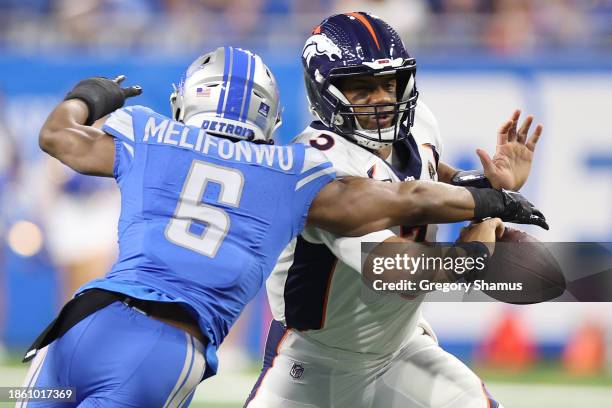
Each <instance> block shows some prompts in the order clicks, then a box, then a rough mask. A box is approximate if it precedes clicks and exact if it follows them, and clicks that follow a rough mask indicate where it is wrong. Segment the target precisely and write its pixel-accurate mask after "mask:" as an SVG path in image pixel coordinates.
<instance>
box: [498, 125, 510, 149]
mask: <svg viewBox="0 0 612 408" xmlns="http://www.w3.org/2000/svg"><path fill="white" fill-rule="evenodd" d="M511 126H512V121H511V120H508V121H506V123H504V124H503V125H502V127H500V128H499V131H498V132H497V144H498V145H503V144H506V143H508V132H509V131H510V128H511Z"/></svg>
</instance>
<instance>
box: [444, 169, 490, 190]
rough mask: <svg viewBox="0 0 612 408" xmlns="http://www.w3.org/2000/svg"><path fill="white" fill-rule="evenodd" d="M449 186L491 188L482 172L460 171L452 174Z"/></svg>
mask: <svg viewBox="0 0 612 408" xmlns="http://www.w3.org/2000/svg"><path fill="white" fill-rule="evenodd" d="M451 184H452V185H454V186H460V187H476V188H492V187H493V186H492V185H491V182H490V181H489V179H488V178H487V176H485V175H484V172H483V171H482V170H461V171H458V172H456V173H455V174H453V177H452V178H451Z"/></svg>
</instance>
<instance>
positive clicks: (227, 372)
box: [0, 0, 612, 408]
mask: <svg viewBox="0 0 612 408" xmlns="http://www.w3.org/2000/svg"><path fill="white" fill-rule="evenodd" d="M348 11H369V12H372V13H374V14H376V15H379V16H380V17H382V18H383V19H385V20H387V21H388V22H389V23H390V24H391V25H393V26H394V27H396V28H397V29H398V30H399V31H400V33H401V35H402V37H403V38H404V40H405V42H406V44H407V46H408V49H409V50H410V52H411V53H412V54H413V55H414V56H415V57H416V58H417V63H418V75H417V84H418V87H419V89H420V91H421V97H422V98H423V100H425V101H426V102H427V103H428V104H429V106H430V107H431V108H432V110H433V111H434V113H435V114H436V115H437V118H438V120H439V122H440V127H441V130H442V136H443V140H444V151H443V157H445V160H446V161H447V162H449V163H451V164H454V165H456V166H459V167H463V168H475V167H479V166H480V165H479V162H478V160H477V157H476V154H475V152H474V151H475V149H476V147H483V148H486V149H487V150H489V151H493V149H494V145H495V132H496V129H497V128H498V126H499V125H500V124H501V123H502V121H504V120H505V119H506V118H507V117H509V115H510V114H511V112H512V110H513V109H514V108H516V107H520V108H523V109H524V112H530V113H534V114H535V115H536V120H537V121H539V122H541V123H543V124H544V126H545V130H544V137H543V139H542V141H541V143H540V146H539V148H538V151H537V155H536V163H535V167H534V170H533V173H532V176H531V178H530V180H529V182H528V184H527V186H526V188H525V191H526V193H527V195H528V196H529V197H530V198H531V199H532V201H534V202H535V203H537V205H538V206H539V207H540V208H541V209H542V210H543V212H544V213H545V214H546V215H547V217H548V218H549V220H550V224H551V226H552V229H551V231H549V232H543V231H537V230H530V232H532V233H534V234H536V235H537V236H538V237H540V238H541V239H542V240H545V241H550V242H557V241H559V242H561V241H600V242H609V241H611V240H612V205H611V204H610V203H611V202H612V122H611V121H610V110H611V109H612V105H611V102H610V101H612V1H610V0H599V1H597V0H584V1H582V0H534V1H526V0H355V1H346V0H308V1H301V0H299V1H298V0H289V1H282V0H149V1H147V0H80V1H70V0H0V386H8V385H18V384H19V383H20V381H21V378H22V377H23V375H24V367H23V366H22V365H21V364H19V363H18V361H19V357H20V354H21V353H22V352H23V351H24V349H25V348H26V347H27V346H28V345H29V343H30V342H31V341H32V340H33V338H34V337H35V336H36V335H37V334H38V332H39V331H40V330H41V329H42V328H43V327H44V326H45V325H46V324H47V323H48V322H49V321H50V320H51V319H52V318H53V317H54V315H55V313H56V312H57V310H58V308H59V307H60V306H61V305H62V304H63V303H64V301H65V300H66V299H67V298H68V297H69V296H70V294H71V293H72V291H73V290H74V289H75V288H76V287H78V286H80V284H82V283H83V282H85V281H87V280H89V279H91V278H92V277H94V276H98V275H101V274H103V273H104V272H105V271H106V270H107V268H108V267H109V265H110V264H111V263H112V262H113V259H114V256H115V251H116V248H115V241H116V230H115V222H116V218H117V214H118V193H117V190H116V188H115V186H114V184H113V182H112V180H102V179H94V178H86V177H82V176H78V175H76V174H74V173H72V172H70V171H68V170H66V169H65V168H63V167H62V166H60V165H59V164H58V163H57V162H56V161H54V160H52V159H50V158H49V157H46V156H44V155H43V154H42V153H41V152H40V150H39V149H38V143H37V136H38V129H39V128H40V126H41V125H42V122H43V121H44V118H45V117H46V115H47V114H48V113H49V111H50V110H51V108H52V106H53V105H54V104H56V103H57V102H58V101H60V100H61V98H62V97H63V95H64V94H65V92H66V91H67V90H68V89H69V88H70V87H71V86H72V85H73V84H74V83H75V82H76V81H78V80H79V79H82V78H84V77H87V76H97V75H103V76H115V75H117V74H120V73H122V74H126V75H127V77H128V80H127V83H129V84H134V83H138V84H140V85H142V86H143V88H144V94H143V95H142V96H141V97H139V98H138V99H137V100H135V101H134V103H138V104H143V105H148V106H150V107H152V108H153V109H155V110H157V111H159V112H161V113H166V112H169V105H168V95H169V92H170V90H171V83H172V82H178V80H179V78H180V76H181V74H182V72H183V70H184V68H185V67H186V66H187V64H188V63H189V62H191V60H192V59H194V58H195V57H196V56H197V55H199V54H200V53H202V52H203V51H206V50H209V49H211V48H214V47H217V46H221V45H234V46H240V47H243V48H249V49H252V50H253V51H255V52H257V53H259V54H260V55H262V56H263V57H264V60H265V61H266V62H267V63H268V64H269V65H270V67H271V68H272V70H273V72H274V73H275V74H276V76H277V78H278V80H279V83H280V88H281V99H282V103H283V105H284V107H285V110H284V125H283V126H282V128H281V130H280V132H279V133H278V135H277V137H278V138H279V139H280V140H281V141H282V142H287V141H289V140H290V139H291V138H292V137H293V136H294V135H296V134H297V132H299V130H301V129H302V128H303V127H304V126H305V125H306V124H307V123H308V122H309V120H310V117H309V113H308V110H307V106H306V98H305V95H304V90H303V85H302V80H301V78H302V73H301V67H300V60H299V58H300V54H301V47H302V45H303V41H304V40H305V39H306V37H307V34H308V33H309V31H310V29H311V28H312V27H313V26H315V25H316V24H317V23H318V22H319V21H320V20H321V19H322V18H323V17H324V16H325V15H328V14H330V13H332V12H348ZM458 228H459V226H450V227H446V228H443V229H442V232H441V234H442V236H441V237H440V239H441V240H454V237H455V235H456V233H457V230H458ZM426 316H427V317H428V318H429V320H430V322H431V323H432V325H433V327H434V328H435V330H436V331H437V333H438V336H439V337H440V341H441V343H442V345H443V347H445V348H446V349H447V350H448V351H450V352H451V353H454V354H456V355H457V356H459V357H460V358H461V359H463V360H464V361H466V362H467V363H468V364H470V365H472V366H473V367H475V370H476V371H477V372H478V373H479V374H481V375H482V377H483V378H484V380H485V381H486V382H487V384H488V385H489V386H490V388H491V390H492V392H493V394H494V395H497V396H498V397H499V399H500V400H501V401H502V402H503V403H504V405H505V406H506V407H536V406H537V407H553V406H554V407H574V406H576V407H577V406H597V407H604V406H606V407H608V406H612V313H611V308H610V304H605V303H583V304H576V303H574V304H570V303H563V304H561V303H558V304H541V305H534V306H522V307H511V306H509V305H503V304H499V303H479V304H454V303H435V304H433V303H430V304H427V305H426ZM269 319H270V313H269V311H268V308H267V305H266V300H265V294H263V293H262V294H261V295H260V296H259V297H258V298H257V299H256V300H255V301H254V302H253V303H252V304H251V305H250V306H249V308H248V310H247V311H246V312H245V313H244V315H243V317H242V318H241V321H240V324H239V325H238V326H237V327H236V328H235V329H234V331H233V333H232V334H231V336H230V338H229V339H228V340H227V341H226V343H225V344H224V345H223V346H222V348H221V354H222V355H221V369H220V375H219V376H218V377H217V378H215V379H213V380H212V381H211V382H210V383H207V384H205V385H204V386H203V387H200V389H199V391H198V394H197V397H196V402H195V403H194V406H211V407H215V406H219V407H238V406H241V402H242V401H243V400H244V398H245V396H246V394H247V393H248V391H249V389H250V386H251V384H252V382H253V380H254V378H255V377H256V375H257V369H258V366H259V360H260V356H261V351H262V348H263V345H262V343H263V340H264V339H265V333H266V330H267V325H268V322H269ZM0 406H2V403H0ZM377 408H378V407H377Z"/></svg>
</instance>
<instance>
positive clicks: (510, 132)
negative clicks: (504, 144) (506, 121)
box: [508, 109, 521, 142]
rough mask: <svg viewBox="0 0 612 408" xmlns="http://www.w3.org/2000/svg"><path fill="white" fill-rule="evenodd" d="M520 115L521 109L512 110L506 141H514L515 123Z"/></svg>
mask: <svg viewBox="0 0 612 408" xmlns="http://www.w3.org/2000/svg"><path fill="white" fill-rule="evenodd" d="M520 115H521V111H520V110H518V109H517V110H516V111H514V114H513V115H512V125H511V126H510V129H508V141H509V142H514V141H516V137H517V136H516V125H517V124H518V119H519V116H520Z"/></svg>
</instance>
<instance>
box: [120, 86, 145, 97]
mask: <svg viewBox="0 0 612 408" xmlns="http://www.w3.org/2000/svg"><path fill="white" fill-rule="evenodd" d="M121 90H122V91H123V95H125V97H126V98H131V97H132V96H137V95H140V94H141V93H142V88H141V87H140V86H138V85H134V86H130V87H129V88H122V89H121Z"/></svg>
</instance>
